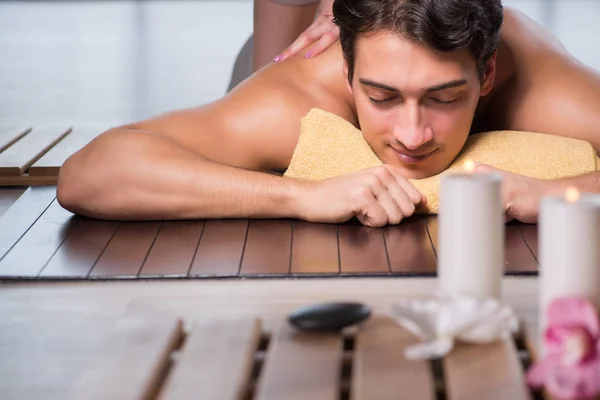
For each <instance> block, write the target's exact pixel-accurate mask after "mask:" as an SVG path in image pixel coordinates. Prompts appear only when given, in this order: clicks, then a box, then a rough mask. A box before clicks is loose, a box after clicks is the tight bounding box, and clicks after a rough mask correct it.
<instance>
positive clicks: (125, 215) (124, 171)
mask: <svg viewBox="0 0 600 400" xmlns="http://www.w3.org/2000/svg"><path fill="white" fill-rule="evenodd" d="M299 184H300V182H299V181H296V180H292V179H288V178H282V177H279V176H276V175H271V174H267V173H261V172H255V171H247V170H242V169H239V168H234V167H230V166H226V165H222V164H218V163H214V162H212V161H209V160H206V159H204V158H202V157H201V156H199V155H197V154H196V153H193V152H191V151H190V150H188V149H186V148H184V147H181V146H179V145H178V144H177V143H175V142H173V141H171V140H170V139H167V138H164V137H162V136H160V135H153V134H149V133H146V132H135V131H123V132H114V133H109V134H108V135H106V137H104V138H99V139H97V143H93V145H91V146H89V148H87V149H84V150H83V151H82V152H80V153H79V154H75V155H74V156H73V157H71V159H69V160H68V161H67V163H65V165H64V166H63V168H61V173H60V177H59V185H58V199H59V201H61V204H63V206H64V207H66V208H68V209H70V210H71V211H74V212H76V213H79V214H83V215H87V216H91V217H96V218H108V219H125V220H137V219H186V218H238V217H239V218H247V217H249V218H260V217H264V218H277V217H296V193H297V189H298V185H299Z"/></svg>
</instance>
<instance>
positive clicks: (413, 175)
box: [389, 162, 446, 179]
mask: <svg viewBox="0 0 600 400" xmlns="http://www.w3.org/2000/svg"><path fill="white" fill-rule="evenodd" d="M389 164H390V165H392V166H394V167H397V168H399V169H400V170H401V172H402V175H403V176H404V177H405V178H407V179H425V178H430V177H432V176H435V175H437V174H439V173H441V172H443V171H444V170H445V169H446V167H444V166H441V167H440V166H432V165H427V164H424V165H422V166H421V165H410V166H407V165H403V164H401V163H398V162H396V163H391V162H390V163H389Z"/></svg>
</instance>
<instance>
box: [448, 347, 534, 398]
mask: <svg viewBox="0 0 600 400" xmlns="http://www.w3.org/2000/svg"><path fill="white" fill-rule="evenodd" d="M443 365H444V377H445V383H446V394H447V398H448V400H458V399H460V400H481V399H486V400H506V399H510V400H525V399H531V395H530V393H529V391H528V389H527V386H526V383H525V378H524V374H523V368H522V367H521V364H520V362H519V357H518V355H517V350H516V348H515V344H514V342H513V341H512V339H508V340H503V341H498V342H495V343H492V344H485V345H466V344H459V345H458V346H457V347H456V348H455V349H454V350H453V351H452V352H451V353H450V354H449V355H448V356H446V357H445V358H444V360H443Z"/></svg>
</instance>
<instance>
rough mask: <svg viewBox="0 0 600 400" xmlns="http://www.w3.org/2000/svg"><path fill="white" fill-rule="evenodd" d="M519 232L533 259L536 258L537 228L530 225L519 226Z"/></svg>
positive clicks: (537, 248)
mask: <svg viewBox="0 0 600 400" xmlns="http://www.w3.org/2000/svg"><path fill="white" fill-rule="evenodd" d="M519 231H520V232H521V235H522V236H523V239H525V243H527V247H529V250H531V252H532V253H533V255H534V257H535V258H536V259H537V258H538V250H539V247H538V226H537V224H536V225H531V224H522V225H519Z"/></svg>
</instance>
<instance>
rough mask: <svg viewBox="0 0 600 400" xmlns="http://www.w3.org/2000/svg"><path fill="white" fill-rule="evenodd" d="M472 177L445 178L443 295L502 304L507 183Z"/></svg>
mask: <svg viewBox="0 0 600 400" xmlns="http://www.w3.org/2000/svg"><path fill="white" fill-rule="evenodd" d="M466 169H467V172H466V173H459V174H448V175H445V176H443V177H442V178H441V193H440V212H439V217H438V221H439V235H440V236H439V238H438V239H439V240H438V247H439V249H438V282H439V288H440V291H441V293H443V294H446V295H450V296H455V295H462V296H472V297H477V298H498V299H499V298H500V296H501V288H502V275H503V273H504V213H505V210H504V207H503V204H502V194H501V184H502V177H501V176H500V175H498V174H476V173H472V172H469V170H471V171H472V169H473V165H472V163H467V164H466Z"/></svg>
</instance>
